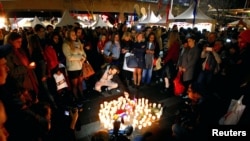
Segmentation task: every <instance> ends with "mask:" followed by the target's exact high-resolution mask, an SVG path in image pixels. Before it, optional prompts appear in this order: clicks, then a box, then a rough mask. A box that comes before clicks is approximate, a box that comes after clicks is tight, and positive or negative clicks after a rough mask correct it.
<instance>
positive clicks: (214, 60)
mask: <svg viewBox="0 0 250 141" xmlns="http://www.w3.org/2000/svg"><path fill="white" fill-rule="evenodd" d="M219 43H220V42H219V41H215V44H214V46H213V47H204V48H203V50H202V52H201V59H203V60H204V61H203V62H202V66H201V67H202V70H201V71H200V73H199V75H198V78H197V82H198V83H199V84H200V85H202V86H203V87H204V88H205V86H206V89H207V90H210V88H211V82H212V79H213V77H214V75H215V74H216V73H217V72H218V71H219V66H220V64H221V62H222V61H221V58H220V55H219V51H220V50H219V48H220V47H219V45H223V43H221V44H219Z"/></svg>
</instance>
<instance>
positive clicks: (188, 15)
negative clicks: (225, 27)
mask: <svg viewBox="0 0 250 141" xmlns="http://www.w3.org/2000/svg"><path fill="white" fill-rule="evenodd" d="M194 8H195V3H194V2H193V3H192V4H191V5H190V7H189V8H188V9H187V10H186V11H184V12H183V13H181V14H180V15H178V16H176V17H174V18H173V19H170V20H171V21H175V22H189V23H191V22H193V19H194V14H193V11H194ZM195 22H196V23H202V22H203V23H206V22H207V23H212V22H214V19H212V18H210V17H208V16H207V15H205V14H204V13H203V12H202V11H201V10H200V8H199V7H197V13H196V16H195Z"/></svg>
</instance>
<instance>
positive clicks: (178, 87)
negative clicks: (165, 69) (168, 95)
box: [173, 71, 185, 96]
mask: <svg viewBox="0 0 250 141" xmlns="http://www.w3.org/2000/svg"><path fill="white" fill-rule="evenodd" d="M181 77H182V71H178V73H177V75H176V77H175V79H174V80H173V84H174V94H175V95H176V96H180V95H181V94H183V92H184V91H185V86H184V85H183V83H182V81H181Z"/></svg>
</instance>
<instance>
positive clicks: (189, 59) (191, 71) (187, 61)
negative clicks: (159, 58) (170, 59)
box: [177, 35, 201, 95]
mask: <svg viewBox="0 0 250 141" xmlns="http://www.w3.org/2000/svg"><path fill="white" fill-rule="evenodd" d="M187 44H188V48H185V50H184V52H183V54H182V55H181V57H180V58H179V64H178V66H177V67H178V69H179V70H178V71H181V72H182V73H183V74H182V81H183V84H184V86H185V88H186V89H187V88H188V86H189V84H191V83H192V81H194V80H195V79H196V76H195V74H196V69H197V63H198V61H199V58H200V54H201V51H200V49H199V48H198V46H197V45H196V42H195V36H194V35H190V36H188V37H187ZM184 95H185V94H184Z"/></svg>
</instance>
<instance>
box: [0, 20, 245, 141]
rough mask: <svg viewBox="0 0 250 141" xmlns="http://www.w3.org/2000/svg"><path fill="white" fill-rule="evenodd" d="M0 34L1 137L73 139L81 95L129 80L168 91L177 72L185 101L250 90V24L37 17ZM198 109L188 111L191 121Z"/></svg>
mask: <svg viewBox="0 0 250 141" xmlns="http://www.w3.org/2000/svg"><path fill="white" fill-rule="evenodd" d="M2 34H4V36H3V37H4V38H2V39H1V43H2V46H1V47H0V49H1V51H0V62H1V64H0V65H1V68H0V73H1V74H0V77H1V78H0V82H1V84H0V85H1V94H0V97H1V101H2V103H1V104H0V112H1V114H0V116H1V120H0V124H1V126H2V125H5V126H4V127H5V128H1V130H0V137H1V138H4V137H7V136H8V140H9V141H15V140H20V139H21V140H30V141H31V140H32V141H34V140H39V141H41V140H44V141H45V140H46V141H49V140H59V139H60V140H76V138H75V136H74V130H75V128H77V124H79V120H78V114H79V112H81V111H82V107H81V103H82V101H85V100H87V99H88V97H89V96H91V92H98V93H100V94H103V93H105V92H107V93H108V94H112V92H111V90H112V89H119V91H120V92H121V93H129V89H128V87H129V86H132V87H133V88H135V89H137V90H140V89H141V88H143V87H153V85H152V84H153V83H156V82H157V83H158V82H161V83H162V90H161V92H162V93H165V94H172V93H173V89H174V84H173V79H174V78H175V77H176V74H177V73H178V72H182V78H181V81H182V83H183V84H184V86H185V91H184V93H183V94H181V95H180V96H181V97H183V99H186V98H187V99H189V100H191V101H190V103H191V104H189V106H191V107H193V106H196V105H197V104H199V103H200V102H201V101H203V99H204V98H207V97H209V96H210V95H212V94H213V95H216V96H218V97H220V98H221V99H232V98H235V97H236V98H238V97H239V96H240V95H239V94H247V91H248V90H249V80H250V67H249V65H250V48H249V45H250V38H249V37H250V30H232V29H228V30H227V31H215V32H209V31H206V30H203V31H202V32H201V31H198V30H197V28H193V29H183V28H180V29H178V27H176V26H174V27H173V28H169V30H166V29H165V28H162V27H145V28H144V29H143V30H137V29H136V28H133V27H132V28H128V27H126V25H123V24H121V25H119V27H118V28H103V27H98V28H96V29H89V28H82V27H81V26H80V25H79V24H78V23H75V25H70V26H64V27H56V28H54V27H53V26H51V25H48V26H47V27H44V26H43V25H40V24H37V25H35V26H34V27H33V28H29V29H22V28H20V29H15V30H12V31H9V32H7V31H2ZM226 39H230V40H231V42H230V43H228V42H226ZM127 53H131V54H133V55H134V56H135V57H136V60H137V64H138V65H137V67H135V68H133V69H132V71H131V70H126V69H124V63H126V54H127ZM159 60H160V61H159ZM86 61H88V62H89V63H90V64H91V66H92V67H93V69H94V71H95V74H94V75H93V76H90V77H89V78H83V77H82V75H81V74H82V64H83V63H84V62H86ZM159 66H160V67H159ZM83 85H85V86H83ZM4 109H5V110H4ZM5 111H6V115H5V114H4V113H5ZM65 111H68V116H67V115H65ZM246 111H247V110H246ZM83 112H84V111H83ZM190 112H194V111H192V110H190ZM199 112H200V111H195V114H199ZM187 115H189V114H187ZM2 116H3V117H2ZM243 116H244V115H243ZM6 117H7V118H6ZM62 117H63V118H62ZM198 117H199V116H198V115H196V116H192V118H195V119H192V124H195V123H196V122H195V121H196V120H197V119H196V118H198ZM188 118H189V117H188ZM244 119H245V118H244ZM65 121H67V122H66V123H68V124H64V123H65ZM62 123H63V124H62ZM245 123H249V122H247V120H243V121H242V124H245ZM188 124H189V123H188ZM190 124H191V122H190ZM62 125H63V127H62ZM190 126H191V125H190ZM24 127H25V130H24ZM181 128H183V127H180V125H179V124H178V123H176V124H174V126H173V133H174V134H173V135H175V136H186V135H187V133H189V132H187V131H184V130H182V129H181ZM5 129H7V130H5ZM186 129H187V128H186ZM189 129H190V130H191V128H189ZM189 129H188V130H189ZM192 129H193V127H192ZM6 131H8V132H6ZM7 133H9V134H7Z"/></svg>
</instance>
